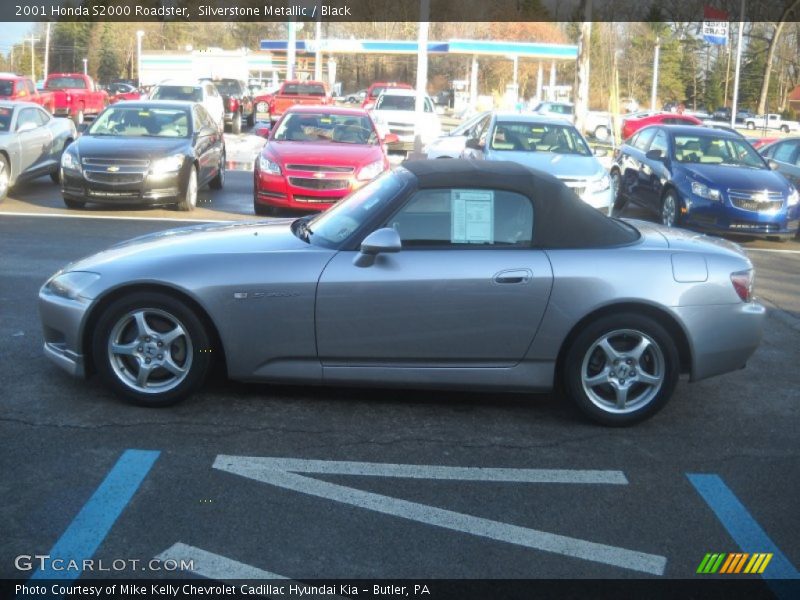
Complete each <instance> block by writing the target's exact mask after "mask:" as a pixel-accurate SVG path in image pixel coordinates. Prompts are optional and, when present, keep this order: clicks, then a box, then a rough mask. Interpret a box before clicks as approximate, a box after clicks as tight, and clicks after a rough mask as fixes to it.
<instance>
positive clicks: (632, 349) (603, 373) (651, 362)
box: [562, 313, 680, 426]
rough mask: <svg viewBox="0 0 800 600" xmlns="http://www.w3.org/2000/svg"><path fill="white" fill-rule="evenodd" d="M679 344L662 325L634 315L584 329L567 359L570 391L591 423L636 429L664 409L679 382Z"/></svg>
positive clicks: (608, 318) (566, 382) (612, 317)
mask: <svg viewBox="0 0 800 600" xmlns="http://www.w3.org/2000/svg"><path fill="white" fill-rule="evenodd" d="M679 365H680V360H679V357H678V350H677V348H676V346H675V342H674V340H673V339H672V337H671V336H670V334H669V333H668V332H667V330H666V329H664V327H662V326H661V324H659V323H658V322H657V321H655V320H654V319H651V318H650V317H646V316H643V315H638V314H634V313H621V314H618V315H608V316H605V317H600V318H599V319H597V320H596V321H594V322H592V323H590V324H589V325H587V326H586V327H584V328H583V329H582V330H581V332H580V333H579V334H578V336H577V337H576V338H575V340H574V341H573V343H572V345H571V346H570V347H569V349H568V351H567V354H566V356H565V360H564V369H563V374H562V375H563V383H564V389H565V391H566V393H567V395H568V396H569V397H570V399H571V400H572V401H573V402H574V403H575V405H576V406H577V408H578V409H579V410H580V411H581V412H582V413H583V414H584V415H585V416H587V417H588V418H589V419H591V420H593V421H595V422H597V423H600V424H602V425H609V426H625V425H633V424H634V423H638V422H640V421H642V420H644V419H647V418H649V417H651V416H653V415H654V414H655V413H657V412H658V411H659V410H661V409H662V408H663V407H664V405H665V404H666V403H667V401H669V399H670V397H671V396H672V393H673V392H674V390H675V386H676V385H677V382H678V376H679Z"/></svg>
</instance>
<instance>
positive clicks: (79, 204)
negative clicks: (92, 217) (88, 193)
mask: <svg viewBox="0 0 800 600" xmlns="http://www.w3.org/2000/svg"><path fill="white" fill-rule="evenodd" d="M64 205H65V206H66V207H67V208H71V209H73V210H80V209H82V208H86V202H83V201H81V200H71V199H69V198H64Z"/></svg>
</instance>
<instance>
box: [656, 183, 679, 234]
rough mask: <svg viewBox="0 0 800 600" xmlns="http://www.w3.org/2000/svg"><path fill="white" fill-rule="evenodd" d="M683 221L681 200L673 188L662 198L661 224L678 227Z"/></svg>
mask: <svg viewBox="0 0 800 600" xmlns="http://www.w3.org/2000/svg"><path fill="white" fill-rule="evenodd" d="M680 222H681V214H680V202H679V201H678V196H677V195H676V194H675V192H674V191H673V190H669V191H667V193H666V194H664V197H663V198H662V199H661V224H662V225H664V226H666V227H677V226H678V225H680Z"/></svg>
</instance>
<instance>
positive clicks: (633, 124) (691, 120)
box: [622, 112, 703, 140]
mask: <svg viewBox="0 0 800 600" xmlns="http://www.w3.org/2000/svg"><path fill="white" fill-rule="evenodd" d="M659 124H661V125H702V124H703V122H702V121H701V120H700V119H698V118H697V117H693V116H691V115H679V114H676V113H670V112H667V113H658V114H655V115H649V116H646V117H641V118H640V119H624V120H623V121H622V139H623V140H627V139H628V138H629V137H631V136H632V135H633V134H634V133H636V132H637V131H639V130H640V129H641V128H642V127H646V126H647V125H659Z"/></svg>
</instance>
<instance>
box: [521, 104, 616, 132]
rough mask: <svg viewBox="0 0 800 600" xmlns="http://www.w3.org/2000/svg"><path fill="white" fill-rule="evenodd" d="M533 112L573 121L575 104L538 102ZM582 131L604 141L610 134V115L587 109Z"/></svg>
mask: <svg viewBox="0 0 800 600" xmlns="http://www.w3.org/2000/svg"><path fill="white" fill-rule="evenodd" d="M533 112H535V113H538V114H540V115H547V116H550V117H563V118H565V119H567V120H568V121H569V122H570V123H574V122H575V105H574V104H572V102H540V103H539V104H537V105H536V106H535V107H534V108H533ZM583 133H588V134H589V135H591V136H592V137H594V138H595V139H596V140H597V141H600V142H605V141H606V140H607V139H608V138H609V137H610V136H611V115H610V114H609V113H607V112H599V111H593V110H590V111H588V112H587V113H586V118H585V119H584V121H583Z"/></svg>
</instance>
